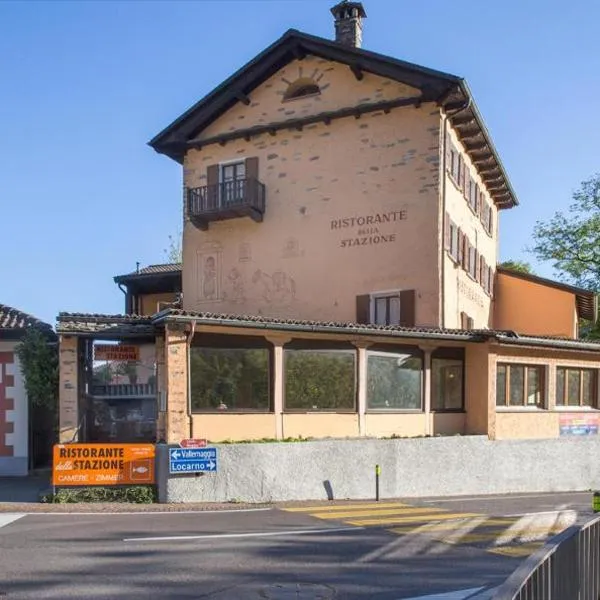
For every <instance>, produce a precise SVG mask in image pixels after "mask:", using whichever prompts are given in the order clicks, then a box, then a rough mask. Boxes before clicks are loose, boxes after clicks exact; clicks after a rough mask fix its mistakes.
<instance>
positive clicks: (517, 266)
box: [500, 260, 533, 274]
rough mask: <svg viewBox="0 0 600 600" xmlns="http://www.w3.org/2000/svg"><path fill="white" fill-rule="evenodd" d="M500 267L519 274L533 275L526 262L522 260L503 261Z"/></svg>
mask: <svg viewBox="0 0 600 600" xmlns="http://www.w3.org/2000/svg"><path fill="white" fill-rule="evenodd" d="M500 266H501V267H504V268H505V269H510V270H511V271H518V272H519V273H530V274H533V269H532V268H531V265H530V264H529V263H528V262H525V261H524V260H505V261H504V262H502V263H500Z"/></svg>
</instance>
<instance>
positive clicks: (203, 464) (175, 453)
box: [169, 448, 217, 474]
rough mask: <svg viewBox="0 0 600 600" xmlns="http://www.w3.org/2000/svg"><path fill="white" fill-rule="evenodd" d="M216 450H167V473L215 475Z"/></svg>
mask: <svg viewBox="0 0 600 600" xmlns="http://www.w3.org/2000/svg"><path fill="white" fill-rule="evenodd" d="M216 471H217V449H216V448H169V473H171V474H172V473H216Z"/></svg>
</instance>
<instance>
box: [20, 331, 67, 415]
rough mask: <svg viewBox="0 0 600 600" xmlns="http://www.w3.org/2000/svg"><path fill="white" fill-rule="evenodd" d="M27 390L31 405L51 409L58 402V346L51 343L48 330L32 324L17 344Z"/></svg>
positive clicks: (53, 409)
mask: <svg viewBox="0 0 600 600" xmlns="http://www.w3.org/2000/svg"><path fill="white" fill-rule="evenodd" d="M16 352H17V356H18V357H19V362H20V363H21V371H22V373H23V378H24V379H25V390H26V391H27V397H28V398H29V401H30V402H31V404H32V406H39V407H44V408H47V409H50V410H52V411H54V412H55V413H56V412H57V411H56V408H57V406H58V347H57V345H56V344H51V343H49V339H48V333H47V332H46V331H42V330H41V329H39V328H37V327H31V328H29V329H27V331H26V332H25V336H24V337H23V339H22V340H21V343H20V344H19V345H18V346H17V348H16Z"/></svg>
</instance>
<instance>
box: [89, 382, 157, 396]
mask: <svg viewBox="0 0 600 600" xmlns="http://www.w3.org/2000/svg"><path fill="white" fill-rule="evenodd" d="M91 393H92V396H95V397H97V398H153V397H155V396H156V387H155V385H154V384H153V383H133V384H130V383H117V384H101V385H92V386H91Z"/></svg>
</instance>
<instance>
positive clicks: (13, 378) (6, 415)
mask: <svg viewBox="0 0 600 600" xmlns="http://www.w3.org/2000/svg"><path fill="white" fill-rule="evenodd" d="M29 327H41V328H43V329H44V330H45V331H48V333H49V335H51V336H53V335H54V334H53V333H52V328H51V326H50V325H48V324H46V323H43V322H42V321H40V320H38V319H36V318H35V317H33V316H31V315H29V314H27V313H24V312H21V311H19V310H17V309H15V308H11V307H10V306H6V305H5V304H0V477H4V476H8V475H27V473H28V471H29V464H30V452H31V440H30V435H29V431H30V426H29V419H30V415H29V403H28V400H27V393H26V391H25V381H24V379H23V374H22V373H21V366H20V364H19V358H18V356H17V352H16V347H17V346H18V344H19V342H20V341H21V339H22V338H23V336H24V335H25V332H26V331H27V329H28V328H29Z"/></svg>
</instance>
